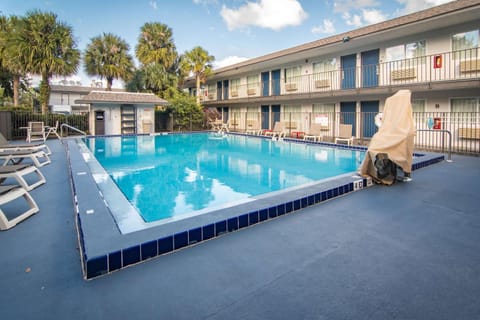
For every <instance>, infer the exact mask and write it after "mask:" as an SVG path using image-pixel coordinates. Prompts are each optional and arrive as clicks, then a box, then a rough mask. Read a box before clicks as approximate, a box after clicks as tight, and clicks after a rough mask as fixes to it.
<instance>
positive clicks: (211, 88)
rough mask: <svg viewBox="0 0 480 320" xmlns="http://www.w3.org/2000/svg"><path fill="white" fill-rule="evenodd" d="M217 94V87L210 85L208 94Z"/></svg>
mask: <svg viewBox="0 0 480 320" xmlns="http://www.w3.org/2000/svg"><path fill="white" fill-rule="evenodd" d="M216 93H217V85H216V84H215V83H214V84H209V85H208V94H214V95H215V94H216Z"/></svg>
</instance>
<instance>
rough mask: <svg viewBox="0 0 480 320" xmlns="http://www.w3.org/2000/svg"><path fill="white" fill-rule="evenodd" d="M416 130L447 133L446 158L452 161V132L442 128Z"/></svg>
mask: <svg viewBox="0 0 480 320" xmlns="http://www.w3.org/2000/svg"><path fill="white" fill-rule="evenodd" d="M417 131H423V132H443V133H448V159H447V162H452V133H451V132H450V131H448V130H444V129H417Z"/></svg>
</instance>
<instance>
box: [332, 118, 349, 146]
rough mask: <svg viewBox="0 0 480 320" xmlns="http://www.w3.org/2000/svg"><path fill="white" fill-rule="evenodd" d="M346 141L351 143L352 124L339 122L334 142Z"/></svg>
mask: <svg viewBox="0 0 480 320" xmlns="http://www.w3.org/2000/svg"><path fill="white" fill-rule="evenodd" d="M338 142H346V143H347V144H348V145H351V144H352V143H353V135H352V125H351V124H344V123H341V124H340V126H339V128H338V136H337V137H336V138H335V143H338Z"/></svg>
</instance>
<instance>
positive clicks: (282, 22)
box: [0, 0, 450, 87]
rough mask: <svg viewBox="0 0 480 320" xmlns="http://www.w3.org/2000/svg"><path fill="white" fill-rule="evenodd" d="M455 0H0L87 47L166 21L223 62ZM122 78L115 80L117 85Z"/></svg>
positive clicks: (177, 38) (7, 11)
mask: <svg viewBox="0 0 480 320" xmlns="http://www.w3.org/2000/svg"><path fill="white" fill-rule="evenodd" d="M449 1H450V0H248V1H247V0H95V1H93V0H81V1H79V0H1V2H0V14H2V15H6V16H10V15H18V16H23V15H25V14H26V13H27V12H29V11H32V10H40V11H43V12H53V13H55V14H56V15H57V17H58V20H59V21H62V22H64V23H66V24H68V25H69V26H71V27H72V29H73V33H74V37H75V40H76V42H77V48H78V49H79V50H81V51H82V53H83V51H84V50H85V48H86V47H87V45H88V43H89V42H90V40H91V39H92V38H93V37H96V36H100V35H102V34H103V33H113V34H115V35H117V36H119V37H120V38H122V39H123V40H125V41H126V42H127V43H128V44H129V46H130V52H131V55H132V57H135V53H134V51H135V46H136V44H137V42H138V41H137V39H138V36H139V33H140V28H141V27H142V26H143V25H144V24H145V23H147V22H160V23H163V24H166V25H167V26H168V27H170V28H171V29H172V31H173V41H174V43H175V46H176V48H177V51H178V52H179V53H180V54H182V53H184V52H185V51H188V50H191V49H192V48H194V47H196V46H201V47H202V48H204V49H205V50H207V51H208V53H209V54H210V55H213V56H214V57H215V63H214V66H215V67H217V68H218V67H223V66H226V65H230V64H233V63H237V62H241V61H243V60H246V59H250V58H256V57H259V56H263V55H266V54H269V53H272V52H275V51H279V50H283V49H287V48H290V47H293V46H297V45H301V44H304V43H307V42H311V41H315V40H318V39H321V38H325V37H328V36H332V35H335V34H339V33H343V32H346V31H349V30H353V29H357V28H360V27H364V26H367V25H370V24H374V23H378V22H382V21H385V20H389V19H393V18H396V17H399V16H402V15H405V14H409V13H412V12H416V11H420V10H423V9H427V8H430V7H433V6H437V5H440V4H443V3H446V2H449ZM135 61H136V60H135ZM136 65H137V66H138V63H136ZM70 79H73V80H76V81H80V82H81V84H82V85H84V86H89V85H90V84H91V81H92V79H94V78H91V77H88V76H87V75H86V74H85V72H84V71H83V66H80V67H79V72H78V73H77V75H75V76H72V77H70ZM56 80H58V79H53V82H55V81H56ZM97 80H98V79H97ZM122 85H123V84H122V82H121V81H119V80H114V87H121V86H122Z"/></svg>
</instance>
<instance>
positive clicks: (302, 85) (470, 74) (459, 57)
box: [200, 48, 480, 103]
mask: <svg viewBox="0 0 480 320" xmlns="http://www.w3.org/2000/svg"><path fill="white" fill-rule="evenodd" d="M479 78H480V48H473V49H467V50H461V51H452V52H444V53H439V54H432V55H426V56H421V57H415V58H410V59H403V60H397V61H390V62H381V63H378V64H373V65H362V66H357V67H354V68H345V69H340V68H339V69H338V70H332V71H327V72H317V73H309V74H307V75H302V76H296V77H285V76H281V77H279V78H278V79H276V80H271V79H270V80H269V81H259V82H255V83H248V84H241V85H237V84H235V85H234V86H232V85H231V86H229V87H222V88H219V89H217V82H220V80H215V81H214V83H215V86H210V88H211V89H213V90H210V91H209V90H208V83H207V85H206V86H205V88H203V89H201V91H200V96H201V100H202V101H203V102H204V103H208V102H213V101H219V100H220V101H224V100H230V101H234V100H235V99H245V98H255V97H268V96H284V95H285V96H288V95H298V94H312V93H321V92H330V91H337V90H348V89H358V88H376V87H392V86H396V85H401V86H404V85H406V84H408V85H415V84H424V83H429V84H432V83H440V82H447V81H465V80H475V79H479ZM224 80H227V79H224ZM221 82H222V84H223V83H224V81H223V80H222V81H221ZM236 83H241V82H240V81H238V82H236ZM210 84H212V83H210Z"/></svg>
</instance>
